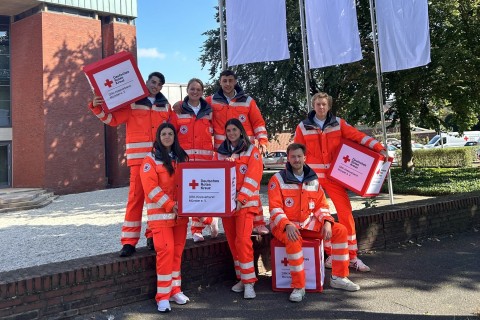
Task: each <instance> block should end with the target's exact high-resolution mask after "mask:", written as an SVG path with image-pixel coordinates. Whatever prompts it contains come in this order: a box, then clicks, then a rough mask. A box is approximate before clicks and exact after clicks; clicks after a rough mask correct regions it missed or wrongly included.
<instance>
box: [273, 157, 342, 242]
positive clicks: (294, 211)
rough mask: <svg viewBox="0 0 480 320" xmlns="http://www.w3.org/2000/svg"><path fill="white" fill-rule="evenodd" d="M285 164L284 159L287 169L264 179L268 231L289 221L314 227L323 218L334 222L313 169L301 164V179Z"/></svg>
mask: <svg viewBox="0 0 480 320" xmlns="http://www.w3.org/2000/svg"><path fill="white" fill-rule="evenodd" d="M289 168H291V167H290V164H288V163H287V169H283V170H280V171H279V172H277V173H276V174H275V175H274V176H273V177H272V178H271V179H270V181H269V182H268V205H269V209H270V227H271V229H272V232H274V233H275V232H277V231H280V232H283V231H284V230H285V227H286V226H287V224H292V223H293V224H294V225H295V226H296V227H297V228H298V229H306V230H312V231H318V230H320V229H321V225H323V223H324V221H325V220H328V221H331V222H334V219H333V217H332V216H331V215H330V210H329V208H328V202H327V199H326V198H325V193H324V192H323V189H322V187H321V186H320V184H319V182H318V178H317V176H316V174H315V172H313V170H312V169H311V168H309V167H308V166H304V180H303V183H301V182H300V181H298V179H297V178H296V177H295V176H294V175H293V173H292V172H291V169H289ZM319 224H320V226H319Z"/></svg>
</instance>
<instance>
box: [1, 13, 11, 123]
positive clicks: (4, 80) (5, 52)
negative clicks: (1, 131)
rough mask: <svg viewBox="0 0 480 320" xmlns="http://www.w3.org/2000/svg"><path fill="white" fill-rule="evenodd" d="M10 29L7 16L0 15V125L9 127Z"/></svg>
mask: <svg viewBox="0 0 480 320" xmlns="http://www.w3.org/2000/svg"><path fill="white" fill-rule="evenodd" d="M10 102H11V100H10V30H9V19H8V17H1V16H0V127H11V126H12V121H11V103H10Z"/></svg>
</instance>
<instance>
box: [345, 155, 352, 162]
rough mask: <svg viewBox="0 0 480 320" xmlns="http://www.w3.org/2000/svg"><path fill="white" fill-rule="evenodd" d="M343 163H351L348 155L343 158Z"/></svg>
mask: <svg viewBox="0 0 480 320" xmlns="http://www.w3.org/2000/svg"><path fill="white" fill-rule="evenodd" d="M343 162H345V163H347V162H350V157H349V156H348V155H346V156H345V157H343Z"/></svg>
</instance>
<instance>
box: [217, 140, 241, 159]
mask: <svg viewBox="0 0 480 320" xmlns="http://www.w3.org/2000/svg"><path fill="white" fill-rule="evenodd" d="M246 149H247V145H246V144H245V142H244V141H243V140H240V143H239V144H238V145H237V146H236V147H235V149H233V150H232V148H231V147H230V143H229V142H228V140H225V141H223V142H222V144H221V145H220V146H219V147H218V150H217V152H218V153H220V154H222V155H224V156H231V155H232V154H235V153H237V154H240V153H242V152H244V151H246Z"/></svg>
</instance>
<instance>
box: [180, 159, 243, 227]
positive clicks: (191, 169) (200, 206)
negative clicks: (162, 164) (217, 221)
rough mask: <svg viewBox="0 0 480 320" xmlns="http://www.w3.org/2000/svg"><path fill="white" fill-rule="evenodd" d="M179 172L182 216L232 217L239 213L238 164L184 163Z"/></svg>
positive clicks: (227, 162) (213, 162)
mask: <svg viewBox="0 0 480 320" xmlns="http://www.w3.org/2000/svg"><path fill="white" fill-rule="evenodd" d="M177 172H178V175H177V179H178V180H177V186H178V195H177V200H178V215H179V216H187V217H228V216H231V215H233V214H234V213H235V206H236V200H235V199H236V192H237V190H236V187H237V184H236V169H235V162H230V161H197V162H182V163H179V164H178V167H177Z"/></svg>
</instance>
